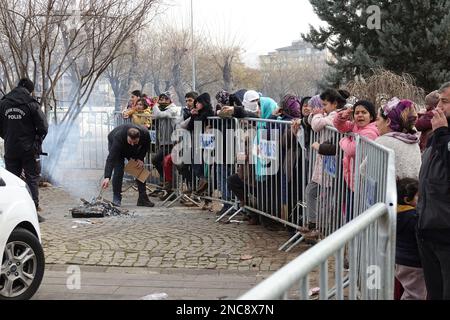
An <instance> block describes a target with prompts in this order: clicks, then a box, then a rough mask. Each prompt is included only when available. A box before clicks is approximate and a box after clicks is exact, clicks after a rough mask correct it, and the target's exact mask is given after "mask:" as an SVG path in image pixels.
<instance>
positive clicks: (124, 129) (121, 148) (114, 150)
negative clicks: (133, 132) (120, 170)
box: [104, 124, 150, 178]
mask: <svg viewBox="0 0 450 320" xmlns="http://www.w3.org/2000/svg"><path fill="white" fill-rule="evenodd" d="M130 128H136V129H138V130H139V132H140V138H139V143H138V144H137V145H135V146H131V145H130V144H129V143H128V141H127V138H128V130H129V129H130ZM108 150H109V154H108V157H107V159H106V165H105V174H104V176H105V178H111V176H112V171H113V169H114V165H115V164H117V163H118V162H120V161H123V159H135V160H142V161H144V159H145V156H146V155H147V153H148V152H149V150H150V135H149V134H148V130H147V128H144V127H141V126H137V125H134V124H124V125H121V126H118V127H116V128H115V129H114V130H113V131H111V132H110V133H109V134H108Z"/></svg>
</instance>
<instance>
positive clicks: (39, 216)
mask: <svg viewBox="0 0 450 320" xmlns="http://www.w3.org/2000/svg"><path fill="white" fill-rule="evenodd" d="M37 216H38V222H39V223H41V222H45V220H47V219H45V218H44V217H42V216H41V215H40V214H38V215H37Z"/></svg>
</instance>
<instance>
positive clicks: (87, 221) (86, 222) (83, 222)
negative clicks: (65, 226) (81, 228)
mask: <svg viewBox="0 0 450 320" xmlns="http://www.w3.org/2000/svg"><path fill="white" fill-rule="evenodd" d="M73 223H78V224H94V223H93V222H92V221H91V220H84V221H81V220H75V221H73Z"/></svg>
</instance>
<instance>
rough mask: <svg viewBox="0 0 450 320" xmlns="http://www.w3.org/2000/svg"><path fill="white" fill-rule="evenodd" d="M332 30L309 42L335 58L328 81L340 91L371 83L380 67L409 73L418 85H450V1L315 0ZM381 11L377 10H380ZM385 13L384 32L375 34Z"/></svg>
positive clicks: (323, 30) (312, 34) (427, 87)
mask: <svg viewBox="0 0 450 320" xmlns="http://www.w3.org/2000/svg"><path fill="white" fill-rule="evenodd" d="M310 2H311V4H312V6H313V8H314V11H315V12H316V14H317V15H318V16H319V18H320V19H322V20H323V21H325V22H327V24H328V26H327V27H321V28H318V29H316V28H314V27H312V26H310V31H309V33H308V34H307V35H303V38H304V39H305V40H306V41H308V42H311V43H312V44H313V45H314V46H315V47H316V48H318V49H323V48H325V47H326V48H328V49H329V50H330V52H331V53H332V54H333V56H334V57H335V59H336V60H335V61H333V62H331V63H330V65H331V66H332V67H333V68H332V72H331V73H330V74H328V75H326V77H325V80H326V82H327V83H328V84H329V85H334V86H338V85H340V84H341V83H343V82H346V81H349V80H353V79H354V78H355V77H367V76H368V75H369V74H370V70H371V69H372V68H374V67H383V68H385V69H388V70H391V71H393V72H395V73H397V74H402V73H409V74H411V75H413V76H414V77H415V78H416V81H417V85H419V86H421V87H423V88H424V89H425V90H427V91H431V90H435V89H436V88H437V87H439V85H440V84H441V83H443V82H445V81H449V80H450V1H447V0H381V1H380V0H379V1H376V0H345V1H331V0H310ZM374 6H376V7H374ZM370 8H379V9H380V13H381V14H380V16H379V19H380V22H381V24H380V27H381V28H380V29H378V28H376V27H375V28H374V21H375V20H374V19H377V18H378V17H376V13H375V12H374V11H371V10H369V11H368V9H370Z"/></svg>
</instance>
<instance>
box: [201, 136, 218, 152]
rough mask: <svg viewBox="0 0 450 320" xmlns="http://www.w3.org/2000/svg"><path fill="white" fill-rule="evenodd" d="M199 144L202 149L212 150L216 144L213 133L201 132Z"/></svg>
mask: <svg viewBox="0 0 450 320" xmlns="http://www.w3.org/2000/svg"><path fill="white" fill-rule="evenodd" d="M200 145H201V147H202V149H206V150H214V148H215V145H216V136H215V135H213V134H207V133H205V134H201V135H200Z"/></svg>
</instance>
